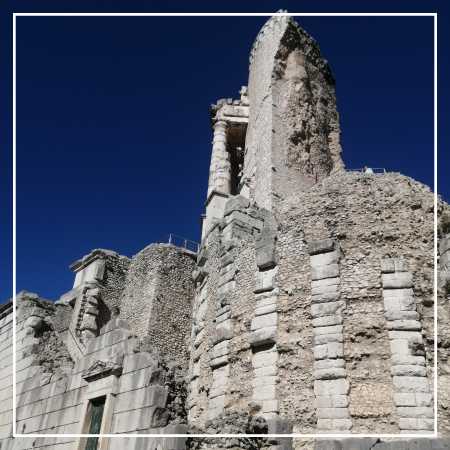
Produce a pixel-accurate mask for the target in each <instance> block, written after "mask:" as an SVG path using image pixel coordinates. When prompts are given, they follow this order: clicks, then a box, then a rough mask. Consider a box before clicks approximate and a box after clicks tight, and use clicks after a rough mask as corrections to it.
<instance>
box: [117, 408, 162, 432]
mask: <svg viewBox="0 0 450 450" xmlns="http://www.w3.org/2000/svg"><path fill="white" fill-rule="evenodd" d="M169 417H170V413H169V411H168V410H167V409H166V408H160V407H158V406H156V407H150V408H142V409H135V410H133V411H126V412H123V413H118V414H114V416H113V423H112V425H111V430H112V431H111V432H112V434H118V433H129V432H134V431H140V430H149V429H150V428H161V427H165V426H166V425H167V422H168V420H169Z"/></svg>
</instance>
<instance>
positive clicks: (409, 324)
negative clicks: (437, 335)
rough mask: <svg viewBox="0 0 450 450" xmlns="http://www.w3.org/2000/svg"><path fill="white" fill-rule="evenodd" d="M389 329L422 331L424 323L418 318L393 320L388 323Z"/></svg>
mask: <svg viewBox="0 0 450 450" xmlns="http://www.w3.org/2000/svg"><path fill="white" fill-rule="evenodd" d="M387 329H388V330H400V331H401V330H404V331H420V330H421V329H422V324H421V323H420V322H419V321H417V320H393V321H389V322H388V323H387Z"/></svg>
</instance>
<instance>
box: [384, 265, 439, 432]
mask: <svg viewBox="0 0 450 450" xmlns="http://www.w3.org/2000/svg"><path fill="white" fill-rule="evenodd" d="M381 280H382V283H383V298H384V308H385V316H386V320H387V328H388V330H389V339H390V345H391V353H392V367H391V374H392V381H393V383H394V390H395V395H394V402H395V406H397V413H398V415H399V416H400V419H399V423H398V427H399V428H400V433H402V434H411V433H420V434H426V433H432V432H433V431H434V410H433V398H432V395H431V394H430V386H429V382H428V378H427V369H426V361H425V351H424V348H423V338H422V334H421V331H422V323H421V321H420V315H419V313H418V312H417V311H416V299H415V298H414V290H413V287H414V284H413V275H412V273H410V272H408V268H407V262H406V260H404V259H401V258H388V259H382V260H381Z"/></svg>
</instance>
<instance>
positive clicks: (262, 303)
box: [255, 294, 278, 310]
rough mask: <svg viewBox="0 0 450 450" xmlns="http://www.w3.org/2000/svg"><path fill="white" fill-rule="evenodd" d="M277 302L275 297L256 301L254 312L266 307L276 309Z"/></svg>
mask: <svg viewBox="0 0 450 450" xmlns="http://www.w3.org/2000/svg"><path fill="white" fill-rule="evenodd" d="M260 295H261V294H260ZM277 300H278V298H277V296H276V295H273V296H270V297H265V298H261V299H258V300H256V302H255V310H256V309H261V308H266V307H269V306H271V307H273V306H275V307H276V304H277Z"/></svg>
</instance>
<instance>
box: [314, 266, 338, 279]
mask: <svg viewBox="0 0 450 450" xmlns="http://www.w3.org/2000/svg"><path fill="white" fill-rule="evenodd" d="M338 276H339V265H338V264H330V265H329V266H322V267H311V278H312V279H313V280H322V279H324V278H335V277H338Z"/></svg>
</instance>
